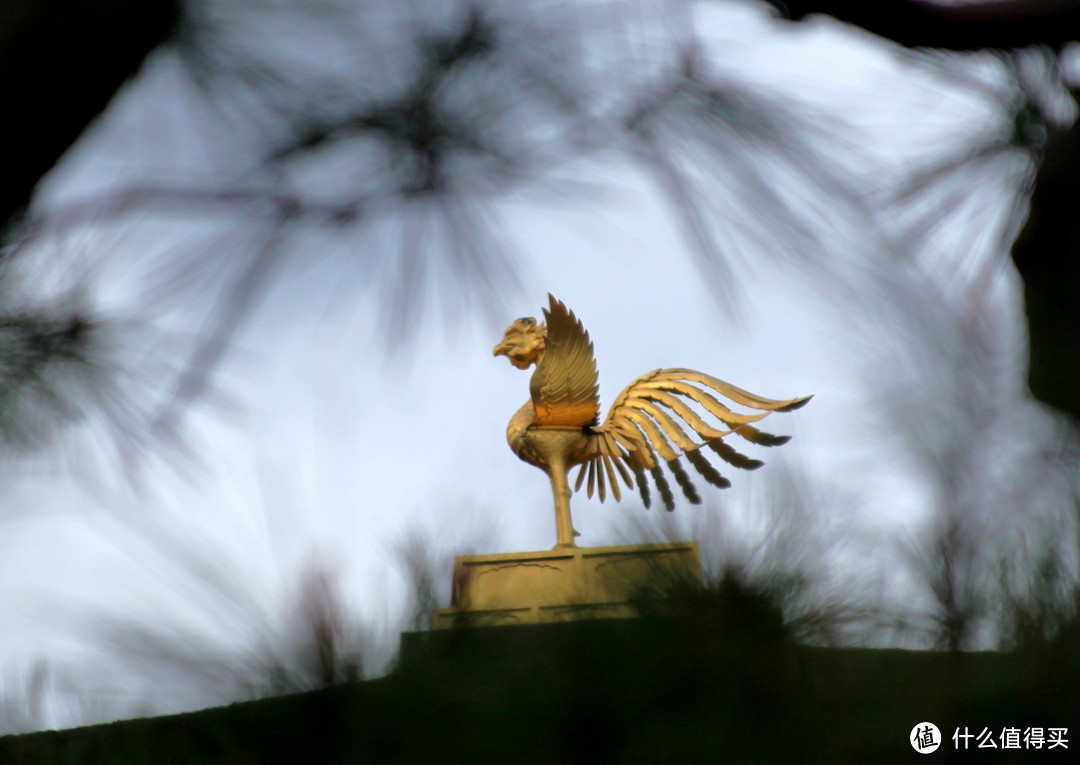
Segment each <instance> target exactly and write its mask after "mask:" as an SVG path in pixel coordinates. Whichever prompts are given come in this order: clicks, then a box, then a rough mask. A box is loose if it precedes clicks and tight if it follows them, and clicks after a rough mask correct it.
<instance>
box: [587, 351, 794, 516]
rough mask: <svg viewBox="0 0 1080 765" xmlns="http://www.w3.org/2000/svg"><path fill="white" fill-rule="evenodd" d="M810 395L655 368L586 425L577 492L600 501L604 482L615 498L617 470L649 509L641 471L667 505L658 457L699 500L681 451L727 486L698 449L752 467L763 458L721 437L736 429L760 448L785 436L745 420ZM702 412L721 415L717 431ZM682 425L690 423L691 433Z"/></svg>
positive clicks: (670, 497)
mask: <svg viewBox="0 0 1080 765" xmlns="http://www.w3.org/2000/svg"><path fill="white" fill-rule="evenodd" d="M710 391H712V392H710ZM713 392H715V393H718V394H720V395H722V396H724V397H725V398H728V399H730V400H731V401H734V402H735V403H738V404H742V405H743V406H746V407H749V408H752V409H757V410H758V412H756V413H752V414H743V413H740V412H735V411H733V410H731V409H730V408H729V407H727V406H726V405H725V404H723V403H721V402H720V401H719V400H718V399H717V397H716V396H714V395H713ZM810 398H811V397H810V396H803V397H800V398H793V399H788V400H777V399H768V398H764V397H763V396H758V395H757V394H754V393H751V392H749V391H746V390H743V389H742V388H738V387H736V386H734V385H731V384H730V383H727V382H724V381H723V380H720V379H718V378H715V377H711V376H710V375H706V374H703V373H701V372H695V371H694V370H690V369H658V370H655V371H654V372H651V373H649V374H647V375H644V376H643V377H640V378H638V379H637V380H635V381H634V382H633V383H631V384H630V385H629V386H628V387H627V388H626V389H625V390H624V391H623V392H622V393H621V394H620V395H619V397H618V398H617V399H616V401H615V405H614V406H613V407H612V409H611V412H610V414H609V415H608V417H607V420H605V422H604V424H603V425H602V426H600V427H597V428H593V429H592V432H591V434H590V441H589V443H590V446H589V452H588V454H587V456H586V460H585V462H584V463H583V464H582V466H581V471H580V472H579V473H578V477H577V486H576V487H575V490H577V489H580V488H581V486H582V485H583V484H586V486H587V492H588V496H590V497H591V496H592V494H593V491H594V489H596V490H598V492H599V495H600V500H601V501H603V500H604V498H605V494H606V487H607V486H611V488H612V493H613V494H614V495H615V499H616V500H619V499H620V498H621V492H620V491H619V485H618V483H619V482H618V478H617V477H616V472H618V474H619V476H620V477H621V478H622V479H623V482H624V483H625V484H626V486H627V487H628V488H632V487H633V484H634V483H636V484H637V488H638V492H639V493H640V495H641V499H642V502H643V503H644V505H645V507H646V508H647V507H649V504H650V500H651V497H650V493H649V486H648V483H649V482H648V478H646V475H645V473H646V471H647V472H648V473H649V475H651V477H652V480H653V483H655V485H656V488H657V490H658V491H659V493H660V498H661V500H662V501H663V503H664V506H665V507H666V508H667V509H668V510H673V509H674V507H675V498H674V494H673V493H672V491H671V485H670V483H669V482H668V480H667V477H666V475H665V474H664V471H663V469H662V467H661V463H666V465H667V468H668V470H669V471H670V472H671V474H672V475H673V476H674V477H675V481H676V483H678V484H679V487H680V489H682V493H683V495H684V496H685V497H686V498H687V500H689V501H690V502H691V503H694V504H697V503H699V502H700V501H701V497H700V495H699V494H698V492H697V489H696V488H695V486H694V484H693V482H692V481H691V478H690V476H689V474H688V473H687V472H686V470H685V469H684V467H683V465H682V462H681V460H680V458H681V457H683V456H685V457H686V459H687V461H688V462H689V463H690V464H691V465H692V466H693V467H694V469H695V470H696V471H697V472H698V473H699V474H700V475H701V476H702V477H704V478H705V480H706V481H707V482H708V483H710V484H712V485H713V486H716V487H718V488H722V489H723V488H728V487H729V486H731V482H730V481H729V480H728V479H727V478H725V477H724V476H723V475H721V473H720V472H719V471H718V470H717V469H716V468H715V467H714V466H713V465H712V464H711V463H710V462H709V461H708V459H706V457H705V455H704V454H703V453H702V447H703V446H708V447H709V449H711V450H712V451H713V452H714V453H715V454H717V455H718V456H719V457H720V459H722V460H723V461H724V462H726V463H727V464H729V465H731V466H732V467H736V468H739V469H741V470H755V469H757V468H759V467H761V466H762V464H764V463H762V462H761V460H756V459H751V458H750V457H747V456H746V455H745V454H742V453H740V452H739V451H737V450H736V449H735V448H733V447H732V446H731V445H730V444H728V443H726V442H725V441H724V440H723V439H724V437H725V436H729V435H732V434H735V435H738V436H739V437H741V438H743V439H745V440H747V441H749V442H751V443H754V444H757V445H759V446H779V445H781V444H784V443H787V442H788V441H789V440H790V436H775V435H772V434H771V433H766V432H764V431H761V430H759V429H758V428H756V427H754V426H753V425H751V424H750V423H752V422H757V421H758V420H761V419H763V418H764V417H766V416H768V415H769V414H770V413H772V412H790V411H794V410H796V409H799V408H800V407H802V406H805V405H806V403H807V402H808V401H809V400H810ZM687 401H689V402H691V403H693V404H696V406H697V409H695V408H691V406H689V405H688V403H687ZM700 410H704V411H705V412H707V413H708V414H711V415H712V416H714V417H715V418H716V419H717V420H719V421H720V423H722V425H723V429H721V428H718V427H716V426H714V425H711V424H709V423H708V422H706V421H705V420H704V419H703V418H702V416H701V415H700V414H699V411H700ZM686 426H689V432H688V431H687V430H686ZM690 432H692V433H694V434H696V435H697V436H698V437H699V438H701V442H697V441H695V440H694V439H693V438H691V436H690ZM627 468H629V470H628V469H627ZM631 473H632V474H633V478H634V481H633V482H632V481H631V475H630V474H631ZM586 477H587V478H588V480H587V482H586Z"/></svg>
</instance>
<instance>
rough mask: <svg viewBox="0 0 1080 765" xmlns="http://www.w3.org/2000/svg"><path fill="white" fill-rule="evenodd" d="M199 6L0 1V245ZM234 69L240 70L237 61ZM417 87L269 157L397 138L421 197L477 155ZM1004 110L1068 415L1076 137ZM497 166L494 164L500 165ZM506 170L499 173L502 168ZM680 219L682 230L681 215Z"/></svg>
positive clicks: (889, 29)
mask: <svg viewBox="0 0 1080 765" xmlns="http://www.w3.org/2000/svg"><path fill="white" fill-rule="evenodd" d="M770 4H771V5H773V6H774V7H775V8H776V9H777V10H778V12H779V14H780V18H779V20H778V21H777V23H781V24H782V23H795V22H798V21H799V20H802V19H805V18H807V17H809V16H813V15H814V14H827V15H832V16H834V17H835V18H837V19H839V20H841V21H843V22H846V23H849V24H854V25H856V26H859V27H862V28H863V29H866V30H867V31H869V32H871V33H873V34H875V35H879V36H881V37H884V38H886V39H889V40H892V41H894V42H896V43H899V44H900V45H903V46H909V47H917V48H939V49H944V50H950V51H972V50H980V49H988V48H997V49H1002V50H1008V49H1016V48H1023V47H1033V46H1034V47H1040V48H1046V49H1049V50H1052V51H1059V50H1060V49H1061V48H1062V47H1063V46H1065V45H1066V44H1068V43H1070V42H1072V41H1074V39H1075V38H1076V37H1077V33H1076V31H1075V30H1077V29H1080V2H1075V1H1074V0H1045V1H1043V2H1028V1H1025V0H999V1H996V2H975V3H965V4H951V3H942V4H938V3H932V2H922V1H918V0H881V2H874V3H865V2H860V1H859V0H807V1H806V2H803V1H802V0H790V1H788V2H780V1H779V0H775V1H773V2H770ZM273 5H274V4H269V5H267V8H270V7H271V6H273ZM206 6H207V4H205V3H201V2H191V3H183V2H179V1H177V0H169V1H168V2H155V3H141V2H125V1H123V0H8V2H5V3H4V4H3V5H2V6H0V88H2V89H3V93H2V103H4V104H5V106H6V110H5V111H6V112H7V113H8V115H9V117H8V118H7V119H5V120H4V138H5V141H4V145H5V146H14V147H18V150H17V151H12V152H9V153H8V156H7V161H6V164H5V168H6V172H5V179H6V182H5V184H4V186H3V189H2V190H0V220H4V221H7V222H8V226H7V231H8V235H9V238H10V237H11V236H12V235H15V234H16V232H18V230H19V224H20V222H21V221H22V220H23V217H24V216H25V215H26V210H27V207H28V204H29V202H30V199H31V196H32V194H33V191H34V188H35V187H36V185H37V184H38V182H39V181H40V180H41V178H42V177H43V176H44V175H45V174H46V173H47V172H48V171H49V170H50V169H51V168H52V167H53V165H54V164H55V163H56V162H57V161H58V160H59V159H60V157H61V156H62V155H63V154H64V153H65V151H67V150H68V149H69V148H70V147H71V146H72V145H73V144H74V143H75V141H76V140H78V138H79V136H80V135H81V134H82V133H83V132H84V131H85V130H86V128H87V127H88V125H89V124H90V123H91V122H92V121H93V120H94V119H96V118H97V117H98V116H99V115H100V113H101V112H102V111H103V110H104V108H105V107H106V106H107V105H108V103H109V102H110V100H111V99H112V98H113V96H114V95H115V94H116V93H117V91H118V89H119V88H120V87H121V86H122V85H123V84H124V83H125V82H127V81H128V80H130V79H131V78H133V77H134V76H135V75H136V73H137V72H138V71H139V70H140V67H141V66H142V65H143V62H144V60H145V59H146V57H147V56H148V55H149V54H150V53H151V52H153V51H154V50H156V49H158V48H159V46H180V47H182V48H183V47H185V46H188V45H189V44H190V40H191V39H192V37H193V36H197V35H198V34H200V23H202V22H205V21H206V18H207V16H206V14H205V11H206ZM784 19H787V20H789V21H785V20H784ZM203 26H204V27H205V24H203ZM493 30H494V27H492V26H490V25H488V24H487V23H486V21H485V16H484V15H483V14H482V13H480V6H479V5H477V6H476V7H475V8H474V15H473V22H472V28H471V31H469V32H468V33H467V34H465V35H464V36H463V37H461V38H460V39H459V40H456V41H448V47H445V48H444V49H443V50H442V52H441V53H440V54H439V56H437V57H436V59H437V60H436V59H433V62H434V68H433V69H431V72H432V73H434V75H433V76H434V77H435V78H436V79H431V78H430V77H429V79H428V80H427V86H426V87H428V88H431V87H435V86H437V85H438V79H437V78H438V77H439V74H438V73H439V72H446V71H450V70H451V69H452V68H453V66H454V62H455V61H456V60H465V59H468V58H470V57H472V56H474V54H476V53H478V52H480V51H482V50H483V46H484V45H485V44H486V43H485V40H486V39H487V37H486V35H488V34H489V33H491V32H492V31H493ZM204 31H205V30H204ZM489 42H490V41H489ZM197 44H199V45H201V44H202V43H197ZM455 46H456V47H455ZM477 46H479V47H477ZM440 57H441V58H440ZM237 65H238V66H243V65H244V64H243V59H242V57H240V58H238V64H237ZM240 76H244V77H248V78H249V79H251V80H252V81H254V80H255V79H256V78H258V77H259V76H260V75H259V72H258V71H257V69H252V70H251V71H249V72H246V73H240ZM537 79H538V81H539V80H540V79H541V78H540V77H539V76H538V77H537ZM423 83H424V81H423V80H422V79H421V80H420V81H418V83H417V87H418V88H420V90H417V91H414V93H413V95H412V96H410V98H412V99H413V100H412V105H411V106H410V105H409V103H408V99H406V101H400V102H398V103H396V104H384V105H383V106H382V107H380V108H379V109H375V110H374V111H372V110H371V109H368V110H367V111H366V112H364V113H358V114H353V115H347V116H346V117H344V118H341V117H338V118H335V119H333V120H331V121H330V122H326V121H322V122H321V123H320V122H319V121H318V120H316V121H315V122H313V123H310V124H308V125H306V126H302V127H301V129H300V133H299V137H297V138H295V139H294V140H293V141H292V143H290V144H286V145H285V146H282V147H280V148H279V150H278V152H277V154H276V158H277V159H282V158H286V157H289V156H291V155H292V154H295V153H296V152H299V151H302V150H304V149H310V148H312V147H315V146H319V145H323V144H327V143H330V142H334V141H337V140H339V139H340V135H341V134H342V133H345V132H352V133H355V132H356V131H358V130H363V129H367V130H369V131H374V132H379V131H382V132H383V134H385V135H387V136H391V137H392V136H395V135H396V136H399V137H398V138H393V140H395V141H400V140H402V138H403V139H404V140H405V141H407V142H412V144H413V145H414V146H420V145H421V144H418V143H417V142H421V143H422V144H423V146H422V148H421V150H420V151H418V152H413V153H412V154H410V156H411V157H414V159H410V160H409V161H415V162H419V163H420V165H419V166H420V167H424V168H426V169H425V170H422V171H421V173H420V175H419V176H416V182H417V183H420V184H421V185H420V186H418V187H416V189H415V191H416V192H417V193H422V192H423V191H424V190H425V189H428V190H430V189H431V187H432V184H437V183H439V182H440V181H439V177H438V175H437V173H438V171H439V170H440V168H442V167H444V164H445V163H443V162H442V160H443V159H445V156H446V155H447V154H448V152H450V151H454V146H455V144H456V145H457V146H458V147H464V148H466V149H467V150H470V151H481V152H483V151H488V150H487V149H485V148H483V147H482V146H481V145H480V144H478V143H476V142H475V141H474V143H473V144H472V146H473V148H472V149H468V146H469V144H468V141H470V140H473V139H470V138H469V137H468V135H467V134H466V133H463V132H461V131H458V133H457V134H456V136H455V134H454V133H453V132H452V131H451V132H447V130H446V125H443V124H442V123H440V122H439V119H438V117H437V115H436V116H433V115H432V114H430V113H427V112H425V108H426V107H425V106H424V104H425V103H426V102H425V101H424V91H423V88H424V87H425V85H424V84H423ZM549 84H550V85H551V93H552V97H553V99H554V100H553V101H552V104H553V106H557V103H558V101H559V99H562V98H563V95H560V94H559V93H558V88H559V87H560V86H559V85H558V84H555V83H554V78H552V80H551V82H550V83H549ZM1073 86H1074V87H1075V83H1073ZM417 99H419V100H417ZM564 105H567V102H566V101H565V99H564ZM1016 111H1017V127H1016V133H1015V135H1014V136H1012V137H1011V139H1012V140H1013V141H1014V142H1015V144H1016V145H1017V146H1021V147H1024V148H1026V149H1027V150H1029V151H1030V152H1031V153H1032V155H1033V156H1034V157H1035V158H1037V160H1038V167H1039V170H1038V174H1037V177H1036V178H1035V179H1034V182H1033V183H1032V184H1031V196H1030V213H1029V214H1028V220H1027V224H1026V226H1025V227H1024V229H1023V232H1022V234H1021V236H1020V237H1019V239H1018V240H1017V241H1016V244H1015V246H1014V247H1013V250H1012V254H1013V258H1014V262H1015V263H1016V266H1017V268H1018V269H1019V271H1020V273H1021V275H1022V277H1023V279H1024V284H1025V303H1026V307H1027V314H1028V322H1029V329H1030V385H1031V388H1032V391H1033V392H1034V394H1035V395H1036V396H1037V397H1038V398H1041V399H1042V400H1043V401H1045V402H1047V403H1049V404H1051V405H1052V406H1055V407H1057V408H1058V409H1060V410H1062V411H1064V412H1068V413H1070V414H1072V415H1074V416H1080V379H1078V378H1080V343H1078V342H1076V338H1078V337H1080V300H1076V299H1075V296H1076V295H1078V294H1080V218H1078V216H1076V215H1075V210H1077V209H1078V207H1080V173H1077V172H1075V168H1076V167H1077V158H1078V157H1080V148H1078V147H1080V130H1077V129H1076V128H1075V126H1073V125H1054V124H1052V123H1051V122H1050V121H1048V120H1047V119H1046V117H1045V115H1043V114H1042V113H1041V112H1040V110H1039V108H1038V107H1037V105H1036V103H1035V99H1034V98H1028V99H1027V102H1026V103H1022V104H1018V106H1017V109H1016ZM425 114H426V115H427V116H425ZM635 119H636V118H635ZM398 123H401V124H403V125H404V124H407V125H411V126H412V127H411V128H410V129H409V130H410V132H409V133H408V134H406V133H396V132H395V131H396V130H397V128H396V127H395V125H397V124H398ZM628 124H629V126H630V127H631V129H636V126H635V125H634V124H632V123H628ZM425 125H426V126H427V127H424V126H425ZM425 130H426V131H427V135H426V137H425V135H424V131H425ZM417 131H420V132H417ZM432 131H436V132H432ZM463 142H464V143H463ZM776 150H782V149H780V148H779V147H778V148H777V149H776ZM425 156H426V157H427V159H426V160H425V159H424V157H425ZM499 156H500V155H499V154H498V153H495V154H490V159H491V160H492V161H494V162H496V164H497V163H498V162H499V161H500V160H499V159H498V158H499ZM501 156H502V157H503V158H504V160H505V158H506V157H508V156H510V155H508V154H506V153H503V154H502V155H501ZM662 164H663V163H661V165H662ZM506 170H507V171H511V172H513V170H512V168H510V167H507V168H506ZM661 170H662V167H661ZM241 196H242V195H241ZM326 214H327V215H333V214H337V215H341V216H351V215H355V214H356V210H351V211H350V210H349V209H348V205H344V204H343V205H341V206H340V209H338V210H337V211H336V213H335V212H334V210H330V209H328V210H327V211H326ZM686 222H687V224H688V225H689V226H690V227H691V228H692V229H693V228H694V227H695V222H694V219H693V216H692V215H691V216H690V217H689V218H688V219H687V220H686ZM714 255H715V253H714ZM405 268H407V266H403V269H405ZM402 310H404V309H402ZM211 345H212V344H211ZM203 355H204V356H205V357H207V358H205V359H203V360H206V361H212V360H213V356H214V350H213V349H212V348H211V349H210V350H208V351H205V352H204V354H203ZM189 387H197V385H192V384H189Z"/></svg>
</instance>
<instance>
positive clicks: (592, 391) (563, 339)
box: [529, 294, 600, 428]
mask: <svg viewBox="0 0 1080 765" xmlns="http://www.w3.org/2000/svg"><path fill="white" fill-rule="evenodd" d="M548 299H549V301H550V303H551V306H550V308H545V309H544V318H545V319H547V336H546V337H545V340H544V356H543V358H542V359H541V360H540V363H539V364H537V366H536V371H535V372H533V376H532V379H531V380H530V381H529V392H530V393H531V394H532V400H533V407H534V408H535V409H536V416H535V417H534V418H533V421H532V424H533V425H534V426H536V427H551V428H558V427H568V428H569V427H585V426H588V425H595V424H596V423H597V422H598V421H599V416H600V392H599V388H598V386H597V374H596V359H595V358H594V357H593V345H592V341H591V340H589V333H588V332H586V331H585V327H583V326H582V325H581V322H580V321H579V320H578V318H577V317H576V316H574V312H573V311H571V310H570V309H568V308H567V307H566V305H565V304H564V303H562V302H561V301H559V300H556V299H555V298H554V297H553V296H552V295H550V294H549V295H548Z"/></svg>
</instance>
